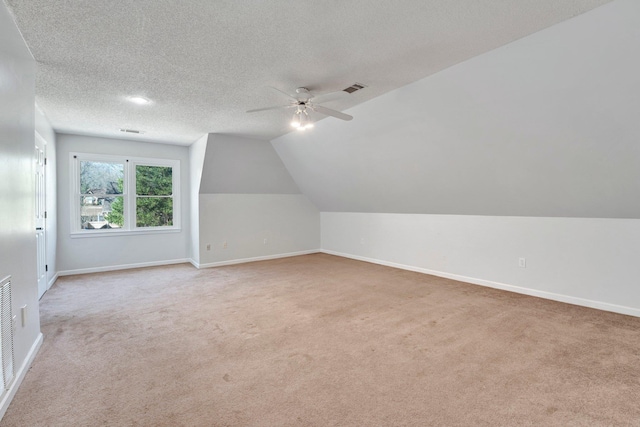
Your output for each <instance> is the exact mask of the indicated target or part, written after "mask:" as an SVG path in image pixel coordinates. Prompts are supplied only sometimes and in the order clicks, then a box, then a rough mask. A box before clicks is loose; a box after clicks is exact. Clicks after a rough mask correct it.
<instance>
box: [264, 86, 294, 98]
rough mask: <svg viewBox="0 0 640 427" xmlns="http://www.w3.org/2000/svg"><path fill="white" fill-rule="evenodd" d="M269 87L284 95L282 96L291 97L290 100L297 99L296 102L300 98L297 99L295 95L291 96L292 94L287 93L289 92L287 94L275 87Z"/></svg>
mask: <svg viewBox="0 0 640 427" xmlns="http://www.w3.org/2000/svg"><path fill="white" fill-rule="evenodd" d="M269 87H270V88H271V89H273V90H275V91H277V92H280V93H282V94H284V95H286V96H287V97H289V98H291V99H295V100H296V101H297V100H298V98H296V97H295V96H293V95H291V94H290V93H287V92H285V91H283V90H280V89H278V88H277V87H274V86H269Z"/></svg>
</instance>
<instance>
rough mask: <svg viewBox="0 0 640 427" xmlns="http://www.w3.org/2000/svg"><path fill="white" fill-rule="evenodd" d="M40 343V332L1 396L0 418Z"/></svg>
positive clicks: (0, 418)
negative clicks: (7, 388)
mask: <svg viewBox="0 0 640 427" xmlns="http://www.w3.org/2000/svg"><path fill="white" fill-rule="evenodd" d="M41 345H42V333H40V334H39V335H38V338H37V339H36V340H35V342H34V343H33V345H32V346H31V349H30V350H29V353H28V354H27V357H26V359H25V360H24V363H23V364H22V366H20V369H18V372H17V373H16V375H15V377H14V378H13V381H12V382H11V385H10V386H9V390H7V391H6V393H5V394H4V396H2V401H0V420H2V417H4V414H5V412H7V409H8V408H9V405H10V404H11V401H12V400H13V397H14V396H15V395H16V392H17V391H18V388H19V387H20V384H22V380H23V379H24V376H25V375H26V374H27V371H28V370H29V367H30V366H31V363H33V359H35V357H36V354H38V350H40V346H41Z"/></svg>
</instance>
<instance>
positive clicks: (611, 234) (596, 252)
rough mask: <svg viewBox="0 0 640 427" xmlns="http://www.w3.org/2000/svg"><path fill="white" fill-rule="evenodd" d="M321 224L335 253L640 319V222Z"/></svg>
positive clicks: (334, 216) (424, 218)
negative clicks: (523, 264)
mask: <svg viewBox="0 0 640 427" xmlns="http://www.w3.org/2000/svg"><path fill="white" fill-rule="evenodd" d="M321 218H322V249H323V250H324V251H327V252H329V253H334V254H339V255H344V256H348V257H353V258H356V259H364V260H367V261H372V262H377V263H381V264H385V265H392V266H397V267H401V268H407V269H410V270H415V271H422V272H426V273H431V274H436V275H439V276H444V277H450V278H454V279H458V280H462V281H467V282H471V283H477V284H481V285H485V286H491V287H496V288H501V289H507V290H511V291H515V292H519V293H525V294H529V295H536V296H540V297H544V298H550V299H554V300H558V301H565V302H570V303H573V304H578V305H585V306H589V307H595V308H599V309H603V310H609V311H615V312H619V313H625V314H630V315H634V316H640V287H639V286H638V285H637V284H638V277H640V263H638V262H637V256H638V253H640V220H637V219H596V218H533V217H496V216H473V215H420V214H369V213H339V212H323V213H322V214H321ZM519 258H525V260H526V268H521V267H519V266H518V261H519Z"/></svg>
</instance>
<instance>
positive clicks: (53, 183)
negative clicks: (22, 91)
mask: <svg viewBox="0 0 640 427" xmlns="http://www.w3.org/2000/svg"><path fill="white" fill-rule="evenodd" d="M35 113H36V115H35V127H36V132H38V134H39V135H40V136H41V137H42V138H43V139H44V140H45V142H46V146H45V156H46V158H47V165H46V167H45V177H46V181H47V187H46V212H47V219H46V226H45V241H46V246H47V249H46V252H47V266H48V271H47V284H48V286H49V287H50V286H51V285H52V284H53V282H54V281H55V279H56V277H57V272H58V262H57V252H56V249H57V242H58V212H57V211H58V208H57V206H58V201H57V199H58V189H57V188H58V186H57V179H56V178H57V170H56V165H57V160H56V134H55V132H54V131H53V128H52V127H51V124H50V123H49V120H48V119H47V117H46V116H45V115H44V113H43V112H42V111H41V110H40V108H38V106H37V105H36V112H35Z"/></svg>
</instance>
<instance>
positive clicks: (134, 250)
mask: <svg viewBox="0 0 640 427" xmlns="http://www.w3.org/2000/svg"><path fill="white" fill-rule="evenodd" d="M71 152H79V153H100V154H110V155H125V156H126V155H129V156H136V157H152V158H159V159H177V160H180V188H181V199H182V200H181V202H182V203H181V204H182V210H181V219H182V227H181V231H180V232H167V233H157V234H156V233H154V234H148V235H146V234H145V235H131V236H114V235H108V236H107V235H101V236H99V237H91V238H72V237H71V235H70V226H71V224H70V208H71V206H70V200H71V198H70V179H71V177H70V176H69V173H70V169H71V168H70V165H69V153H71ZM57 160H58V269H59V272H60V274H71V273H81V272H88V271H100V270H105V269H110V268H119V267H123V266H132V265H141V266H142V265H155V264H163V263H170V262H185V261H186V260H188V259H189V251H190V243H189V239H190V215H189V203H190V201H189V181H190V176H189V148H188V147H185V146H177V145H169V144H154V143H147V142H138V141H127V140H116V139H106V138H98V137H91V136H81V135H67V134H58V135H57Z"/></svg>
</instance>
